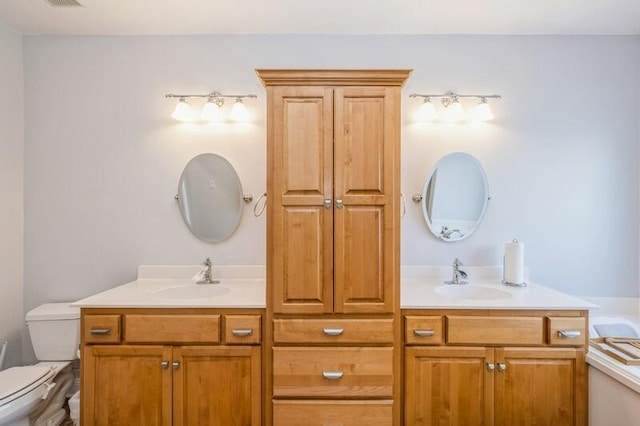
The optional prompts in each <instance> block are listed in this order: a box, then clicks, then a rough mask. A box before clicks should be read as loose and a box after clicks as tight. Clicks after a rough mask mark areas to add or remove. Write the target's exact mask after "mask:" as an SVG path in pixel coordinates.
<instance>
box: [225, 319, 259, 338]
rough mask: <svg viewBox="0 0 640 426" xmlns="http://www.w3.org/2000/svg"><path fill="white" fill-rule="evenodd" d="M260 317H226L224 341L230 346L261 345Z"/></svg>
mask: <svg viewBox="0 0 640 426" xmlns="http://www.w3.org/2000/svg"><path fill="white" fill-rule="evenodd" d="M261 333H262V328H261V327H260V315H225V317H224V341H225V343H227V344H230V345H236V344H237V345H252V344H254V345H255V344H260V340H261Z"/></svg>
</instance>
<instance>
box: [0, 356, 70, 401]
mask: <svg viewBox="0 0 640 426" xmlns="http://www.w3.org/2000/svg"><path fill="white" fill-rule="evenodd" d="M56 373H57V370H56V369H54V368H51V367H46V366H40V365H32V366H27V367H12V368H8V369H6V370H3V371H0V409H2V407H4V406H5V405H7V404H9V403H10V402H12V401H15V400H16V399H18V398H20V397H21V396H23V395H25V394H28V393H29V392H31V391H32V390H34V389H36V388H37V387H39V386H41V385H42V384H44V383H46V382H47V381H49V380H50V379H51V378H52V377H54V376H55V375H56ZM38 397H41V395H39V396H38Z"/></svg>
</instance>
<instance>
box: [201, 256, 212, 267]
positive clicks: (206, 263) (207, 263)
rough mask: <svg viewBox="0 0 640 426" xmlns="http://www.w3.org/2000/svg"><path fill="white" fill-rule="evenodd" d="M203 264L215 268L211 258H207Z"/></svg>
mask: <svg viewBox="0 0 640 426" xmlns="http://www.w3.org/2000/svg"><path fill="white" fill-rule="evenodd" d="M202 264H203V265H204V266H206V267H209V266H213V263H212V262H211V258H210V257H207V258H206V259H205V260H204V262H203V263H202Z"/></svg>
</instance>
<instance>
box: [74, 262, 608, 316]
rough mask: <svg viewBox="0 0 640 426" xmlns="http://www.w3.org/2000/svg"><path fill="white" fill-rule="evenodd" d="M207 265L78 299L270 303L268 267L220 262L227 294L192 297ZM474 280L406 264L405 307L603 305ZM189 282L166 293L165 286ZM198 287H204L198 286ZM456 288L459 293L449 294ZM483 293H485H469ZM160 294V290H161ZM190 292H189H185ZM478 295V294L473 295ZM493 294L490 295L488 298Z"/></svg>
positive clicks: (124, 303)
mask: <svg viewBox="0 0 640 426" xmlns="http://www.w3.org/2000/svg"><path fill="white" fill-rule="evenodd" d="M200 269H201V266H198V265H195V266H191V265H189V266H145V265H143V266H140V267H139V268H138V279H137V280H135V281H132V282H130V283H127V284H124V285H121V286H118V287H115V288H112V289H110V290H106V291H103V292H101V293H98V294H95V295H93V296H89V297H87V298H85V299H82V300H78V301H77V302H74V303H73V304H72V306H78V307H83V308H265V307H266V284H265V279H264V276H265V268H264V266H255V265H239V266H217V267H216V266H214V278H216V279H220V280H221V284H204V285H198V287H201V286H216V285H219V286H221V287H225V288H226V289H228V291H227V292H226V293H225V294H222V295H218V296H214V297H199V298H196V297H194V298H186V297H185V295H188V294H187V293H189V291H190V290H194V289H193V287H194V286H196V284H194V283H193V281H192V280H191V277H192V276H193V275H195V274H196V273H197V272H198V271H199V270H200ZM465 269H466V270H467V272H468V273H469V279H468V281H469V282H470V284H468V285H445V284H443V282H444V280H445V279H450V274H451V268H450V267H437V266H436V267H432V266H430V267H403V270H402V276H403V279H402V283H401V301H400V304H401V308H402V309H593V308H596V307H597V306H596V305H594V304H592V303H589V302H586V301H583V300H581V299H579V298H577V297H574V296H570V295H567V294H564V293H561V292H559V291H556V290H553V289H550V288H548V287H544V286H541V285H537V284H535V283H528V285H527V287H523V288H519V287H508V286H505V285H504V284H502V283H500V280H499V278H498V277H499V271H500V269H499V268H496V267H470V268H465ZM175 287H184V292H183V291H182V290H176V291H174V293H175V294H176V295H178V297H166V296H165V297H163V296H162V293H161V292H163V291H164V290H166V289H169V288H175ZM196 290H202V289H201V288H198V289H196ZM443 292H444V293H446V292H453V293H455V294H457V297H454V296H452V295H446V294H443ZM474 292H475V293H476V295H477V294H478V292H479V293H480V297H481V298H477V297H473V298H465V297H464V296H465V295H469V294H472V293H474ZM158 293H160V294H158ZM183 293H184V294H183ZM472 295H473V294H472ZM483 297H488V298H486V299H485V298H483Z"/></svg>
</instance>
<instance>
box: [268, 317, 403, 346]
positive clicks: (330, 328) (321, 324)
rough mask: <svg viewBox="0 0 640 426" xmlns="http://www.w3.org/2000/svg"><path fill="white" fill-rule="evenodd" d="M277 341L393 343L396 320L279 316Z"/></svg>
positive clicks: (276, 324) (274, 327)
mask: <svg viewBox="0 0 640 426" xmlns="http://www.w3.org/2000/svg"><path fill="white" fill-rule="evenodd" d="M273 340H274V342H275V343H351V344H358V343H359V344H370V343H371V344H385V343H389V344H392V343H393V319H391V318H389V319H342V320H339V319H276V320H273Z"/></svg>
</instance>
